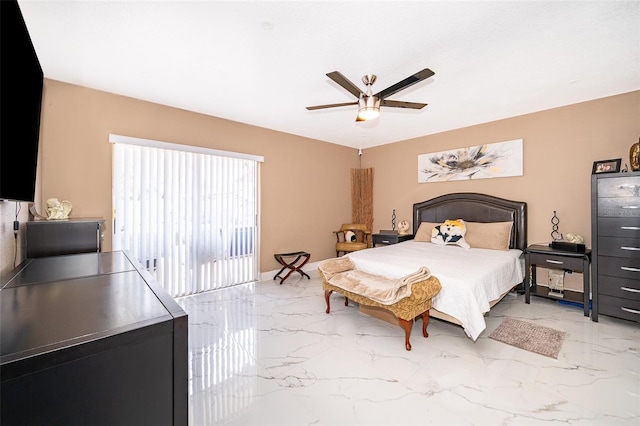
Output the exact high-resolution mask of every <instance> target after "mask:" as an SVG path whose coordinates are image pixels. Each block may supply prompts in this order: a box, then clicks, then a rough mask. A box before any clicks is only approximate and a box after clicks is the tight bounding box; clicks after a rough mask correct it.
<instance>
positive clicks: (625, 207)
mask: <svg viewBox="0 0 640 426" xmlns="http://www.w3.org/2000/svg"><path fill="white" fill-rule="evenodd" d="M619 207H620V208H621V209H627V210H632V209H640V206H619Z"/></svg>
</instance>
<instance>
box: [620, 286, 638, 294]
mask: <svg viewBox="0 0 640 426" xmlns="http://www.w3.org/2000/svg"><path fill="white" fill-rule="evenodd" d="M620 290H622V291H628V292H630V293H640V290H638V289H637V288H629V287H620Z"/></svg>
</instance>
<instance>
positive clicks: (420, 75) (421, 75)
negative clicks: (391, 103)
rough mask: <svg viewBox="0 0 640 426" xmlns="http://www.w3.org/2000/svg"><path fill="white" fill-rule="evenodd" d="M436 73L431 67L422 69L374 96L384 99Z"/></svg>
mask: <svg viewBox="0 0 640 426" xmlns="http://www.w3.org/2000/svg"><path fill="white" fill-rule="evenodd" d="M434 74H435V73H434V72H433V71H431V70H430V69H429V68H425V69H423V70H422V71H418V72H417V73H415V74H414V75H412V76H410V77H407V78H405V79H404V80H402V81H399V82H397V83H396V84H394V85H392V86H389V87H387V88H386V89H384V90H381V91H380V92H378V93H376V94H375V95H374V96H377V97H378V98H380V99H384V98H386V97H388V96H391V95H393V94H395V93H398V92H399V91H401V90H403V89H406V88H408V87H410V86H413V85H414V84H416V83H418V82H420V81H422V80H425V79H427V78H429V77H431V76H432V75H434Z"/></svg>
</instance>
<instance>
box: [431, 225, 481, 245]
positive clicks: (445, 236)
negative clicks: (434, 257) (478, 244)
mask: <svg viewBox="0 0 640 426" xmlns="http://www.w3.org/2000/svg"><path fill="white" fill-rule="evenodd" d="M466 232H467V227H466V226H465V223H464V220H462V219H456V220H451V219H450V220H445V221H444V222H443V223H441V224H440V225H437V226H435V227H434V228H433V230H432V231H431V242H432V243H434V244H442V245H457V246H460V247H462V248H466V249H468V248H471V246H470V245H469V243H467V242H466V241H465V239H464V235H465V234H466Z"/></svg>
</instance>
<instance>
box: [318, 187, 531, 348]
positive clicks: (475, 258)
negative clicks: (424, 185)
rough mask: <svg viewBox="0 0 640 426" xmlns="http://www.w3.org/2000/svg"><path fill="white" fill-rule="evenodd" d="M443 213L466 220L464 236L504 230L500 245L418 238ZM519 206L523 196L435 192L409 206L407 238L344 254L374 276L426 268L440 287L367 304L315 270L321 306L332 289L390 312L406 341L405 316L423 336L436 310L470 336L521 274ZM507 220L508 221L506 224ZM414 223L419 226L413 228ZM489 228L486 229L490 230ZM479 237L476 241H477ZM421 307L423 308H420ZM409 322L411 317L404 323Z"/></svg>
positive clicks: (523, 208) (522, 216)
mask: <svg viewBox="0 0 640 426" xmlns="http://www.w3.org/2000/svg"><path fill="white" fill-rule="evenodd" d="M450 219H463V220H464V221H465V222H466V224H467V236H468V237H469V241H470V242H471V241H472V240H471V238H470V237H471V236H472V235H471V231H472V230H474V233H475V234H474V235H475V237H479V236H480V235H482V237H483V238H484V239H486V238H487V234H486V232H487V230H492V229H494V228H495V229H498V227H500V229H503V230H504V229H507V228H506V226H509V228H508V231H505V232H506V234H505V235H504V236H502V237H501V239H502V240H503V241H502V243H501V244H504V246H503V247H502V246H501V248H500V249H496V247H493V246H491V244H489V246H490V247H489V248H487V247H483V245H485V244H484V242H482V241H480V242H479V241H478V239H477V238H476V240H474V243H473V244H471V248H469V249H464V248H462V247H460V246H457V245H438V244H433V243H431V242H429V241H427V240H426V239H424V238H422V237H421V238H418V237H419V236H420V235H422V236H424V234H425V230H428V233H429V234H430V232H431V229H432V227H433V226H435V225H437V224H441V223H442V222H444V221H446V220H450ZM526 220H527V205H526V203H525V202H520V201H512V200H507V199H503V198H499V197H495V196H491V195H486V194H479V193H471V192H464V193H454V194H447V195H442V196H439V197H436V198H433V199H430V200H427V201H423V202H419V203H416V204H414V205H413V233H414V236H415V237H416V238H415V239H414V240H410V241H404V242H401V243H398V244H393V245H387V246H380V247H375V248H370V249H366V250H361V251H358V252H353V253H350V254H348V255H346V256H348V257H349V259H350V260H351V261H352V262H353V264H354V265H355V269H357V270H359V271H363V272H364V273H368V274H372V275H375V276H384V277H387V278H389V279H392V280H393V279H399V278H401V277H404V276H406V275H407V274H410V273H412V272H414V271H416V269H417V268H421V267H426V268H428V269H429V271H430V272H431V275H432V277H433V278H435V279H437V280H438V281H439V283H440V286H441V288H440V289H439V291H438V292H436V294H435V295H433V296H432V298H431V299H430V300H428V301H425V300H424V294H420V292H418V293H417V294H414V293H415V292H413V291H412V293H411V295H410V296H409V297H406V298H405V299H403V300H400V301H399V303H400V302H401V304H402V306H396V305H395V304H394V305H389V306H383V305H380V304H376V303H371V301H370V300H368V299H367V298H366V297H364V298H363V297H362V295H360V294H354V293H351V294H349V292H345V291H344V289H343V288H338V287H336V286H335V285H331V284H330V283H329V282H328V280H327V279H326V277H325V276H324V275H323V274H322V272H321V277H322V278H323V287H324V290H325V299H326V303H327V313H329V309H330V307H329V296H330V295H331V293H332V292H333V291H338V292H341V293H342V294H344V295H345V296H346V298H347V300H345V303H347V301H348V300H349V299H351V300H354V301H355V302H357V303H364V304H365V305H367V306H378V307H384V308H385V309H387V310H388V311H390V312H391V313H393V314H394V315H395V316H396V317H397V318H398V319H399V320H401V321H400V322H401V325H402V326H403V328H404V329H405V345H406V348H407V350H410V349H411V345H410V343H409V333H410V327H409V326H408V325H407V323H406V322H403V321H407V319H408V318H417V317H422V318H423V335H424V336H425V337H427V336H428V333H427V331H426V323H427V321H428V319H429V317H436V318H439V319H442V320H445V321H448V322H451V323H454V324H457V325H460V326H462V328H463V330H464V332H465V333H466V335H467V336H468V337H469V338H471V339H472V340H474V341H475V340H476V339H477V338H478V336H479V335H480V334H481V333H482V331H483V330H484V329H485V328H486V323H485V321H484V315H485V314H486V313H487V312H488V311H489V310H490V308H491V307H492V306H494V305H495V304H496V303H498V302H499V301H500V300H501V299H502V298H503V297H504V296H505V295H506V294H508V293H509V292H510V291H511V290H512V289H513V288H514V287H515V286H517V285H519V284H520V283H522V281H523V280H524V276H525V274H524V256H523V252H524V249H525V248H526V245H527V224H526ZM508 224H509V225H508ZM421 226H422V227H421ZM492 232H493V231H492ZM503 233H504V232H503ZM483 241H484V240H483ZM425 310H426V312H425ZM408 324H411V322H408Z"/></svg>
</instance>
